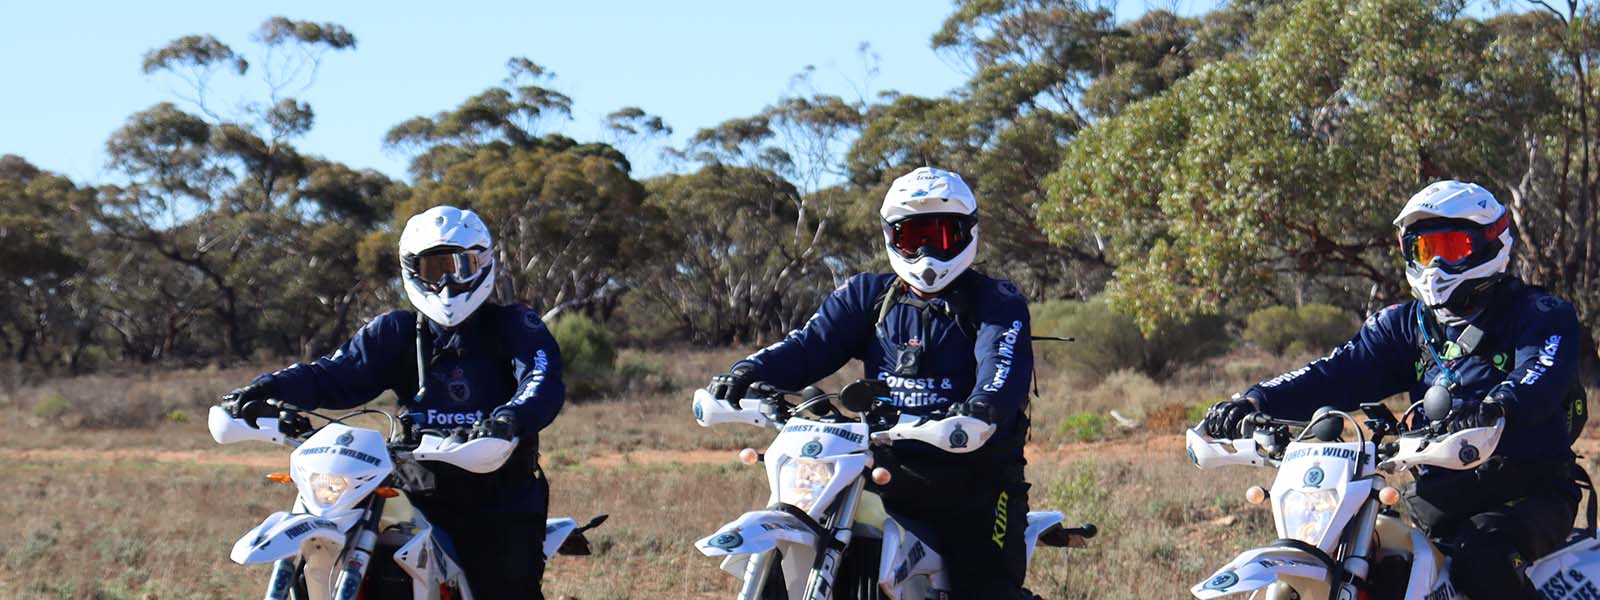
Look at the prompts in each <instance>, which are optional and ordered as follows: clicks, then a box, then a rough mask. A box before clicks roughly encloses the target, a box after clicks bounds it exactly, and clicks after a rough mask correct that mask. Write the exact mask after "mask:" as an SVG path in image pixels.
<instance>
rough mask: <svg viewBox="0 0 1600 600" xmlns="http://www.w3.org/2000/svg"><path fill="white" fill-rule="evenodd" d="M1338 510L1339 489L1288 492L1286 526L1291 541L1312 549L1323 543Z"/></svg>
mask: <svg viewBox="0 0 1600 600" xmlns="http://www.w3.org/2000/svg"><path fill="white" fill-rule="evenodd" d="M1338 511H1339V493H1338V491H1336V490H1289V491H1287V492H1284V493H1283V524H1284V526H1285V529H1287V531H1286V533H1288V535H1289V537H1290V538H1293V539H1297V540H1300V541H1302V542H1305V543H1307V544H1311V545H1313V546H1315V545H1317V544H1318V543H1319V542H1321V541H1322V536H1323V535H1325V534H1327V533H1328V525H1329V524H1331V523H1333V516H1334V513H1336V512H1338Z"/></svg>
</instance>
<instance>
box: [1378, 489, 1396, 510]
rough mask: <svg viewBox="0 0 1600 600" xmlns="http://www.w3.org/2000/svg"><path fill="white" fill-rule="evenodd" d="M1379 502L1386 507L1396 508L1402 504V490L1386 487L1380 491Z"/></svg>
mask: <svg viewBox="0 0 1600 600" xmlns="http://www.w3.org/2000/svg"><path fill="white" fill-rule="evenodd" d="M1378 501H1379V502H1382V503H1383V505H1384V506H1394V505H1396V504H1399V503H1400V490H1397V489H1394V488H1393V487H1384V488H1383V489H1381V490H1378Z"/></svg>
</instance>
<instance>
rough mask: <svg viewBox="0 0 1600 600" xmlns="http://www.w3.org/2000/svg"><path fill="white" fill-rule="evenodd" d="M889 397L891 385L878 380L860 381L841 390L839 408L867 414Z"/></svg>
mask: <svg viewBox="0 0 1600 600" xmlns="http://www.w3.org/2000/svg"><path fill="white" fill-rule="evenodd" d="M888 395H889V384H887V383H884V382H882V381H877V380H867V379H862V380H858V381H856V382H854V383H851V384H850V385H846V386H844V389H842V390H839V406H840V407H842V408H844V409H845V410H848V411H850V412H853V413H857V414H860V413H865V412H867V411H870V410H872V407H873V406H876V405H877V404H878V399H879V398H884V397H887V396H888Z"/></svg>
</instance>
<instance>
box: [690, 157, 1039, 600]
mask: <svg viewBox="0 0 1600 600" xmlns="http://www.w3.org/2000/svg"><path fill="white" fill-rule="evenodd" d="M880 215H881V216H882V219H883V236H884V242H885V244H886V246H887V249H888V253H889V262H890V264H891V265H893V267H894V271H895V272H894V273H892V274H891V273H883V274H860V275H856V276H854V277H851V278H850V279H849V280H848V281H847V282H845V284H844V285H841V286H839V288H838V289H836V290H834V291H833V293H832V294H831V295H829V296H828V297H827V299H825V300H824V301H823V303H822V307H821V308H820V309H818V310H817V313H816V315H815V316H813V317H811V320H810V321H809V322H807V323H806V324H805V326H804V327H802V328H800V329H797V330H795V331H793V332H791V333H789V335H788V336H787V337H785V338H784V339H783V340H782V341H780V342H778V343H777V344H774V345H772V346H771V347H768V348H766V349H765V350H762V351H760V352H757V353H756V354H754V355H752V356H750V357H749V358H747V359H745V360H742V361H739V362H738V363H736V364H734V365H733V368H732V369H731V370H730V372H729V373H728V374H726V375H720V376H718V377H716V378H714V379H713V380H712V385H711V389H712V390H713V392H714V393H715V395H716V396H717V397H718V398H719V399H722V400H730V401H735V402H736V401H737V400H738V399H739V398H742V397H744V395H745V392H746V390H747V389H748V388H749V387H750V385H751V384H752V383H754V382H766V383H769V384H771V385H774V386H777V387H779V388H784V389H800V388H801V387H804V386H806V385H808V384H810V383H812V382H815V381H817V380H820V379H822V378H824V377H827V376H828V375H830V374H832V373H833V372H834V371H837V370H838V369H839V368H840V367H843V366H844V365H845V363H846V362H848V361H849V360H850V359H853V358H854V359H860V360H861V361H862V362H863V367H864V370H865V372H866V375H867V376H868V377H870V378H876V379H881V380H883V381H885V382H886V383H887V384H888V385H889V387H890V389H891V390H892V394H891V400H892V402H893V403H894V404H895V405H896V406H897V407H899V408H900V409H901V410H902V411H903V412H905V413H908V414H928V413H932V412H935V411H943V410H947V409H948V410H951V411H954V412H957V413H960V414H966V415H970V416H974V417H977V418H980V419H983V420H985V421H989V422H991V423H993V424H995V425H997V430H996V432H995V434H994V436H993V437H992V439H990V440H989V441H988V443H987V444H985V446H984V447H983V448H980V449H978V450H975V451H973V452H971V453H968V454H947V453H944V452H941V451H938V450H935V449H933V448H931V447H929V446H926V445H921V446H920V447H919V446H918V445H917V444H916V443H915V442H899V443H896V445H895V447H894V453H893V454H892V455H891V454H889V453H878V454H879V457H878V463H879V464H880V465H881V466H886V467H890V468H891V469H893V470H894V471H895V477H894V478H893V479H892V481H891V483H890V484H889V485H887V486H883V487H882V488H880V489H878V491H879V494H880V495H881V497H882V498H883V501H884V504H885V505H886V506H887V508H888V509H889V510H890V511H893V512H894V513H896V514H899V515H903V516H905V517H908V518H909V519H910V520H912V521H913V522H916V523H919V524H921V525H925V526H928V527H930V528H932V535H933V537H935V538H937V539H938V540H940V541H942V542H943V543H934V546H935V547H936V548H937V549H938V550H939V552H940V553H941V554H943V555H944V556H945V565H947V569H948V570H949V572H950V574H951V580H952V585H953V587H954V588H955V589H954V590H952V592H953V594H952V595H951V596H950V597H951V598H961V599H964V598H1015V597H1018V596H1019V594H1021V593H1023V592H1022V589H1021V588H1022V582H1023V576H1024V571H1025V569H1026V568H1027V556H1026V550H1025V549H1024V548H1023V540H1022V533H1023V530H1024V529H1025V524H1024V523H1023V519H1022V515H1026V514H1027V498H1028V484H1027V483H1026V482H1024V480H1023V476H1022V475H1023V473H1022V471H1023V465H1024V461H1023V457H1022V445H1023V442H1024V441H1025V440H1026V438H1027V431H1028V418H1027V415H1026V414H1025V413H1024V409H1025V408H1026V406H1027V403H1028V395H1027V387H1028V382H1029V381H1030V380H1031V379H1032V376H1033V353H1032V349H1031V347H1030V345H1029V333H1028V331H1029V329H1028V303H1027V300H1026V299H1024V298H1023V297H1022V294H1021V293H1020V292H1019V291H1018V290H1017V288H1016V286H1015V285H1012V284H1011V282H1009V281H1005V280H999V279H991V278H989V277H987V276H985V275H983V274H982V273H979V272H977V271H974V270H971V269H969V267H970V266H971V264H972V260H973V257H974V256H975V255H976V254H977V250H978V205H977V201H976V200H975V199H974V198H973V195H972V190H971V189H969V188H968V187H967V184H966V182H964V181H962V180H961V176H960V175H957V174H955V173H952V172H950V171H945V170H941V169H936V168H931V167H923V168H920V169H917V170H915V171H912V172H911V173H909V174H907V175H905V176H902V177H900V178H899V179H896V180H895V181H894V183H893V185H891V186H890V188H889V192H888V194H887V195H886V196H885V197H884V200H883V207H882V209H881V211H880ZM896 462H897V463H899V464H898V468H896V466H895V465H894V463H896ZM1027 597H1030V598H1031V597H1032V596H1031V595H1029V596H1027Z"/></svg>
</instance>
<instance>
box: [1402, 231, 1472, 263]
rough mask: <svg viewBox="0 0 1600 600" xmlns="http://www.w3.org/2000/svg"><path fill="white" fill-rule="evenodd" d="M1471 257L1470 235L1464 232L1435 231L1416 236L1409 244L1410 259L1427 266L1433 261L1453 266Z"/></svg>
mask: <svg viewBox="0 0 1600 600" xmlns="http://www.w3.org/2000/svg"><path fill="white" fill-rule="evenodd" d="M1471 255H1472V235H1471V234H1468V233H1467V232H1465V231H1435V232H1432V233H1423V234H1419V235H1417V236H1416V238H1415V239H1414V240H1413V241H1412V242H1411V259H1412V260H1414V261H1416V262H1417V263H1418V264H1424V265H1426V264H1429V263H1432V262H1433V261H1434V260H1435V259H1438V260H1442V261H1444V262H1445V263H1446V264H1455V263H1459V262H1461V261H1463V260H1466V259H1467V257H1468V256H1471Z"/></svg>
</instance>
